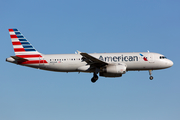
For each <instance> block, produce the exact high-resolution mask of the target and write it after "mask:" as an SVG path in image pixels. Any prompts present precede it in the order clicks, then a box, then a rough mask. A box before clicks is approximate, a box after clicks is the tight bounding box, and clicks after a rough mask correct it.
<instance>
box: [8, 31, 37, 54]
mask: <svg viewBox="0 0 180 120" xmlns="http://www.w3.org/2000/svg"><path fill="white" fill-rule="evenodd" d="M9 34H10V37H11V40H12V45H13V48H14V52H15V55H16V56H19V57H20V56H29V57H30V56H32V57H33V56H36V57H39V56H40V55H41V53H39V52H38V51H37V50H36V49H35V48H34V47H33V46H32V45H31V44H30V42H29V41H28V40H27V39H26V38H25V37H24V36H23V35H22V34H21V32H20V31H18V29H9Z"/></svg>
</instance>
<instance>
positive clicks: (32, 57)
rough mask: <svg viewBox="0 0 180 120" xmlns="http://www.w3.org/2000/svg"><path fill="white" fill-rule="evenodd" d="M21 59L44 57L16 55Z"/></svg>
mask: <svg viewBox="0 0 180 120" xmlns="http://www.w3.org/2000/svg"><path fill="white" fill-rule="evenodd" d="M16 56H18V57H21V58H35V57H42V56H41V55H16Z"/></svg>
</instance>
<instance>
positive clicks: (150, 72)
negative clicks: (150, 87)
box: [149, 70, 153, 80]
mask: <svg viewBox="0 0 180 120" xmlns="http://www.w3.org/2000/svg"><path fill="white" fill-rule="evenodd" d="M151 74H152V70H149V75H150V77H149V79H150V80H153V76H151Z"/></svg>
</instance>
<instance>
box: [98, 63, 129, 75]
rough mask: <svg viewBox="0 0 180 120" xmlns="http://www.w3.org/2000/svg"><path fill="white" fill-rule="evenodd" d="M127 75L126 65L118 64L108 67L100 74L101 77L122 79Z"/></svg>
mask: <svg viewBox="0 0 180 120" xmlns="http://www.w3.org/2000/svg"><path fill="white" fill-rule="evenodd" d="M125 73H126V65H124V64H117V65H107V66H106V67H104V68H103V69H102V71H101V72H100V74H99V75H100V76H104V77H121V76H122V74H125Z"/></svg>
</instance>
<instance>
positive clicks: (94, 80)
mask: <svg viewBox="0 0 180 120" xmlns="http://www.w3.org/2000/svg"><path fill="white" fill-rule="evenodd" d="M97 80H98V76H97V75H96V76H94V77H92V78H91V82H92V83H95V82H96V81H97Z"/></svg>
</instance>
